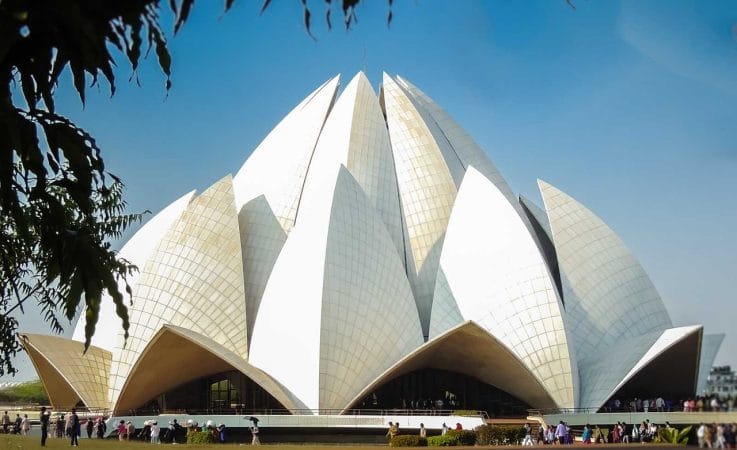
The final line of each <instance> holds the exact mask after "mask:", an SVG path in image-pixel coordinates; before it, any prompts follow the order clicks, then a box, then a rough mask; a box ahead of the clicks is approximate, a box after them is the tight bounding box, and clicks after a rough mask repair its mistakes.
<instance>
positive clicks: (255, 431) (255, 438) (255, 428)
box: [250, 417, 261, 445]
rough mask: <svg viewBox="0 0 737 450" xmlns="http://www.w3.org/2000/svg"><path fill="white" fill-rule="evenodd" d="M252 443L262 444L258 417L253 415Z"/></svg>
mask: <svg viewBox="0 0 737 450" xmlns="http://www.w3.org/2000/svg"><path fill="white" fill-rule="evenodd" d="M250 428H251V436H252V437H251V445H261V440H260V439H259V438H258V434H259V429H258V419H257V418H255V417H251V427H250Z"/></svg>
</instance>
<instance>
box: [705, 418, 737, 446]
mask: <svg viewBox="0 0 737 450" xmlns="http://www.w3.org/2000/svg"><path fill="white" fill-rule="evenodd" d="M696 439H697V440H698V442H699V448H705V447H706V448H721V449H725V448H736V447H735V445H736V444H737V442H736V441H737V423H736V424H728V423H727V424H724V423H720V424H716V423H712V424H704V423H702V424H701V425H699V427H698V428H697V429H696Z"/></svg>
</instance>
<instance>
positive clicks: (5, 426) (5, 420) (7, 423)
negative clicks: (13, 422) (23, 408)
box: [3, 411, 10, 434]
mask: <svg viewBox="0 0 737 450" xmlns="http://www.w3.org/2000/svg"><path fill="white" fill-rule="evenodd" d="M8 428H10V416H9V415H8V412H7V411H5V414H3V433H5V434H8Z"/></svg>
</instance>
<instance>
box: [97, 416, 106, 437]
mask: <svg viewBox="0 0 737 450" xmlns="http://www.w3.org/2000/svg"><path fill="white" fill-rule="evenodd" d="M95 429H96V430H97V439H104V438H105V432H106V431H107V425H105V421H104V420H102V416H100V417H98V418H97V423H96V424H95Z"/></svg>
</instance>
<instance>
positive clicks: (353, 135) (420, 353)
mask: <svg viewBox="0 0 737 450" xmlns="http://www.w3.org/2000/svg"><path fill="white" fill-rule="evenodd" d="M248 150H251V149H248ZM538 185H539V189H540V194H541V198H542V202H541V203H539V202H538V203H537V204H536V203H535V202H533V201H531V200H529V199H527V198H524V197H520V196H518V195H516V194H515V193H514V192H513V190H512V189H511V188H510V186H509V185H508V184H507V182H506V181H505V179H504V177H503V176H502V174H501V173H500V172H499V170H498V169H497V168H496V166H495V165H494V163H493V162H492V161H491V160H490V159H489V157H488V155H487V153H486V152H485V151H484V150H483V149H482V148H480V147H479V145H477V144H476V142H474V140H473V138H472V137H471V136H469V135H468V134H467V133H466V132H465V131H464V130H463V129H462V128H461V127H460V125H459V124H458V123H456V122H455V121H454V120H453V119H452V118H451V117H450V116H449V115H448V114H447V113H446V112H445V111H444V110H443V109H442V108H441V107H440V106H439V105H437V104H436V103H435V102H434V101H433V100H432V99H431V98H430V97H428V95H426V94H425V93H424V92H423V91H421V90H420V89H418V88H417V87H415V86H414V85H413V84H412V83H410V82H409V81H407V80H405V79H404V78H401V77H399V76H391V75H388V74H384V75H383V81H382V84H381V86H380V87H379V89H378V94H377V93H376V92H375V91H374V89H373V88H372V86H371V84H370V83H369V81H368V79H367V78H366V76H365V75H364V74H363V73H358V74H357V75H356V76H355V77H353V79H352V80H350V82H348V83H347V85H345V87H344V88H342V89H340V82H339V77H335V78H332V79H330V80H328V81H326V82H325V83H324V84H323V85H322V86H319V87H318V88H317V89H316V90H315V91H314V92H312V93H311V94H309V95H308V96H307V97H306V98H305V99H304V100H302V102H301V103H299V104H298V105H297V106H296V107H295V108H294V109H293V110H292V111H291V112H289V114H287V115H286V116H285V117H284V118H283V119H282V120H281V122H279V124H278V125H276V127H275V128H274V129H273V130H272V131H271V132H270V133H269V134H268V135H267V136H266V138H265V139H264V140H263V141H262V142H261V143H260V144H259V145H258V146H257V147H256V148H255V149H253V151H252V152H251V153H250V157H248V159H247V160H246V161H245V163H244V164H243V166H242V167H241V168H240V169H239V170H238V171H237V172H236V173H235V175H234V176H231V175H225V176H224V177H223V178H222V179H220V180H219V181H217V182H215V183H214V184H212V186H210V187H209V188H207V189H205V190H204V191H203V192H195V191H192V192H189V193H186V194H184V195H182V196H181V197H180V198H178V199H176V200H174V201H173V202H172V203H171V204H170V205H169V206H167V207H166V208H164V209H163V210H161V211H160V212H158V213H157V214H155V215H154V216H153V217H151V218H150V219H149V220H148V222H147V223H145V224H144V225H143V226H142V227H141V228H140V230H139V231H138V232H137V233H136V234H135V235H134V236H133V237H132V238H131V239H130V240H129V241H128V242H127V243H126V244H125V246H124V247H123V248H122V250H121V251H120V256H121V257H123V258H125V259H127V260H129V261H131V262H132V263H134V264H136V265H137V266H138V268H139V269H140V270H139V272H138V273H136V274H135V275H133V276H132V277H131V279H130V280H129V281H130V284H131V286H132V287H133V299H132V306H130V307H129V314H130V336H129V338H128V339H127V341H124V340H123V336H122V330H121V326H120V320H119V318H118V317H117V316H116V314H115V312H114V310H113V308H114V306H113V303H112V302H110V301H108V302H104V303H105V306H104V308H103V311H102V312H101V314H100V322H99V323H98V325H97V333H96V334H95V336H94V338H93V341H92V346H91V347H90V348H89V350H88V351H87V352H86V353H84V352H83V347H84V346H83V341H84V338H83V336H84V326H85V321H84V318H81V319H80V320H79V323H78V324H77V327H76V330H75V332H74V336H73V338H71V339H66V338H62V337H57V336H45V335H38V334H22V335H21V337H20V339H21V342H22V345H23V347H24V348H25V350H26V351H27V353H28V354H29V356H30V357H31V359H32V361H33V363H34V365H35V368H36V370H37V371H38V373H39V375H40V377H41V379H42V381H43V384H44V385H45V387H46V389H47V392H48V394H49V398H50V400H51V403H52V404H53V406H54V408H59V409H63V408H70V407H72V406H85V407H87V408H90V409H93V408H94V409H103V410H106V411H109V412H110V414H112V415H117V416H124V415H133V414H144V413H146V412H148V413H151V414H153V413H161V414H163V413H166V412H176V411H179V412H181V411H189V412H192V411H210V412H212V411H218V412H219V413H222V414H234V415H235V414H242V413H243V412H244V411H272V412H278V413H279V414H283V415H314V416H320V415H323V414H332V415H349V414H356V411H361V410H367V411H368V410H372V411H377V410H394V411H397V410H410V409H437V410H460V409H464V410H480V411H487V412H488V413H489V414H490V415H492V414H496V415H504V414H518V413H520V412H522V414H524V413H525V411H527V410H528V409H540V410H565V409H577V408H590V409H593V410H599V409H600V408H602V407H604V406H605V405H607V403H608V402H610V401H611V400H612V399H614V398H632V397H635V396H639V397H640V398H643V397H644V398H648V397H650V398H652V397H655V396H662V397H666V398H673V399H683V398H688V397H691V396H693V395H694V394H695V393H696V392H697V390H698V389H699V384H700V383H703V382H704V380H705V377H706V376H707V375H708V369H709V367H711V365H712V363H713V360H714V357H715V355H716V352H717V350H718V348H719V345H720V342H721V336H719V335H709V334H704V330H703V327H702V326H701V325H698V324H697V325H691V326H678V327H676V326H674V325H673V323H672V321H671V319H670V317H669V315H668V311H667V310H666V308H665V306H664V302H663V300H662V299H661V297H660V295H659V294H658V291H657V289H656V287H655V286H654V285H653V283H652V281H651V280H650V278H649V277H648V275H647V273H646V272H645V271H644V270H643V267H642V266H641V265H640V263H639V262H638V260H637V259H636V257H635V256H634V255H633V254H632V253H631V252H630V251H629V249H628V248H627V246H626V244H625V243H624V242H623V241H622V240H621V239H620V238H619V237H618V236H617V235H616V234H615V232H614V231H613V230H612V229H611V228H609V227H608V226H607V225H606V224H605V223H604V222H603V221H602V220H601V219H600V218H599V217H598V216H597V215H596V214H595V213H594V212H592V211H590V210H589V209H588V208H587V207H586V206H584V205H582V204H581V203H580V202H578V201H577V200H576V199H575V198H574V197H572V196H571V195H569V194H568V193H566V192H563V191H562V190H560V189H559V188H557V187H555V186H553V185H551V184H549V183H547V182H545V181H538ZM105 308H107V309H105Z"/></svg>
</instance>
